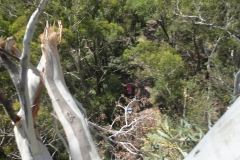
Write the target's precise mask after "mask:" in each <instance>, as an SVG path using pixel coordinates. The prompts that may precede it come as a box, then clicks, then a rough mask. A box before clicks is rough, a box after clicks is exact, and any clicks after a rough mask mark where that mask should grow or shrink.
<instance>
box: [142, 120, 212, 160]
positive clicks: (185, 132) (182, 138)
mask: <svg viewBox="0 0 240 160" xmlns="http://www.w3.org/2000/svg"><path fill="white" fill-rule="evenodd" d="M206 131H207V130H205V128H202V127H200V126H198V125H197V124H193V123H191V124H190V123H188V122H187V121H186V120H184V119H181V120H180V123H179V124H177V125H174V124H172V122H171V120H170V119H169V118H163V119H162V120H161V121H160V122H159V127H158V128H157V129H156V131H155V133H148V134H147V135H146V136H147V137H146V138H145V139H144V141H145V143H144V147H142V151H143V152H144V153H145V154H146V155H147V157H148V158H146V159H149V158H150V159H163V158H164V159H165V158H166V159H170V160H175V159H183V158H184V157H186V156H187V154H188V152H189V151H191V149H192V147H194V146H195V145H196V144H197V143H198V142H199V140H200V139H201V138H202V137H203V136H204V134H205V133H206Z"/></svg>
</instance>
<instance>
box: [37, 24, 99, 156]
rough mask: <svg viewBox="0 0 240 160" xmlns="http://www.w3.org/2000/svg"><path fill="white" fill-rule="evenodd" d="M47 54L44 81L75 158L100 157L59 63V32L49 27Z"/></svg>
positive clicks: (44, 42)
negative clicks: (57, 37) (57, 36)
mask: <svg viewBox="0 0 240 160" xmlns="http://www.w3.org/2000/svg"><path fill="white" fill-rule="evenodd" d="M41 40H42V45H41V48H42V53H43V55H44V58H45V60H44V68H45V69H44V84H45V87H46V89H47V91H48V94H49V96H50V98H51V101H52V104H53V106H54V110H55V112H56V114H57V116H58V118H59V120H60V122H61V124H62V126H63V128H64V130H65V133H66V136H67V140H68V144H69V150H70V154H71V158H72V159H73V160H100V157H99V155H98V152H97V149H96V147H95V145H94V142H93V139H92V137H91V134H90V131H89V128H88V126H87V123H86V122H85V119H84V116H83V114H82V113H81V112H80V110H79V108H78V105H77V104H76V102H75V100H74V98H73V97H72V95H71V94H70V93H69V91H68V89H67V87H66V85H65V81H64V79H63V73H62V69H61V65H60V60H59V56H58V51H57V41H56V33H54V32H53V31H51V29H50V28H46V30H45V32H44V35H42V36H41Z"/></svg>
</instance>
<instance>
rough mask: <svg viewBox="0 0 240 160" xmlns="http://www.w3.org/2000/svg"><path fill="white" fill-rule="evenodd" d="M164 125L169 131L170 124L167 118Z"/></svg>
mask: <svg viewBox="0 0 240 160" xmlns="http://www.w3.org/2000/svg"><path fill="white" fill-rule="evenodd" d="M164 126H165V127H166V129H167V130H168V131H169V125H168V121H167V119H165V120H164Z"/></svg>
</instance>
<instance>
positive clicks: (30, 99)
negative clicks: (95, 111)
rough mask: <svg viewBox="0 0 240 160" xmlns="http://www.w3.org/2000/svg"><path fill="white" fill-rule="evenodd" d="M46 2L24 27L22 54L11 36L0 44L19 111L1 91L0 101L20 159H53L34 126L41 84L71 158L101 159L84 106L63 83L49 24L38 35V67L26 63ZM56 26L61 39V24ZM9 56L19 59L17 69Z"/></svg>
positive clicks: (84, 159)
mask: <svg viewBox="0 0 240 160" xmlns="http://www.w3.org/2000/svg"><path fill="white" fill-rule="evenodd" d="M46 5H47V0H42V1H41V2H40V4H39V6H38V8H37V9H36V11H35V12H34V13H33V14H32V16H31V18H30V20H29V22H28V25H27V28H26V32H25V36H24V41H23V51H22V53H21V52H20V51H19V50H18V49H17V48H15V47H14V46H13V44H14V38H9V39H7V40H6V41H5V42H3V43H2V44H0V61H1V62H2V63H3V65H4V66H5V67H6V69H7V70H8V72H9V74H10V76H11V79H12V81H13V83H14V85H15V87H16V89H17V93H18V96H19V101H20V105H21V109H20V111H19V112H18V114H16V113H14V110H13V108H12V105H11V103H10V102H9V101H8V99H7V97H6V96H5V95H4V93H3V92H2V91H1V90H0V102H1V103H2V104H3V105H4V107H5V108H6V111H8V114H9V116H10V118H11V120H12V121H13V122H14V125H15V126H14V133H15V138H16V142H17V145H18V148H19V151H20V154H21V157H22V159H24V160H32V159H35V160H51V159H52V157H51V156H50V154H49V152H48V150H47V148H46V147H45V146H44V145H43V143H42V142H41V137H40V136H39V135H38V132H37V131H36V130H35V127H34V125H35V120H36V116H37V112H38V109H39V107H40V104H39V103H40V99H39V98H40V94H41V90H42V87H43V85H44V86H45V87H46V89H47V91H48V94H49V96H50V98H51V100H52V104H53V107H54V110H55V112H56V114H57V116H58V119H59V120H60V122H61V123H62V125H63V128H64V130H65V133H66V136H67V140H68V145H69V148H68V149H69V153H70V157H71V159H73V160H100V157H99V155H98V152H97V149H96V147H95V145H94V142H93V139H92V137H91V134H90V132H89V129H88V126H87V123H86V121H85V119H84V116H83V114H82V113H81V111H80V109H79V108H81V109H82V110H83V111H84V109H83V107H82V106H81V104H80V103H79V102H78V101H77V100H75V99H74V98H73V97H72V95H71V94H70V93H69V91H68V89H67V87H66V85H65V81H64V78H63V73H62V69H61V65H60V60H59V56H58V44H57V38H56V36H57V34H56V33H55V32H53V31H52V30H51V29H50V28H48V26H47V27H46V29H45V32H44V34H42V36H41V41H42V44H41V48H42V53H43V56H42V59H41V60H40V62H39V65H38V67H37V68H36V67H35V66H33V65H32V64H31V63H30V62H29V59H30V52H31V46H30V45H31V41H32V37H33V33H34V31H35V28H36V24H37V23H38V21H39V17H40V15H41V13H42V12H43V10H44V9H45V7H46ZM59 27H60V38H61V29H62V28H61V27H62V26H61V25H60V26H59ZM8 57H10V58H13V59H14V60H17V61H19V62H20V71H18V69H17V67H15V65H14V63H12V62H11V60H10V59H9V58H8ZM43 71H44V72H43Z"/></svg>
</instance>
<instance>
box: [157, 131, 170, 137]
mask: <svg viewBox="0 0 240 160" xmlns="http://www.w3.org/2000/svg"><path fill="white" fill-rule="evenodd" d="M157 132H158V133H159V134H160V135H161V136H162V137H165V138H167V139H171V137H169V136H168V135H167V134H165V133H163V132H162V131H160V130H157Z"/></svg>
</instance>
